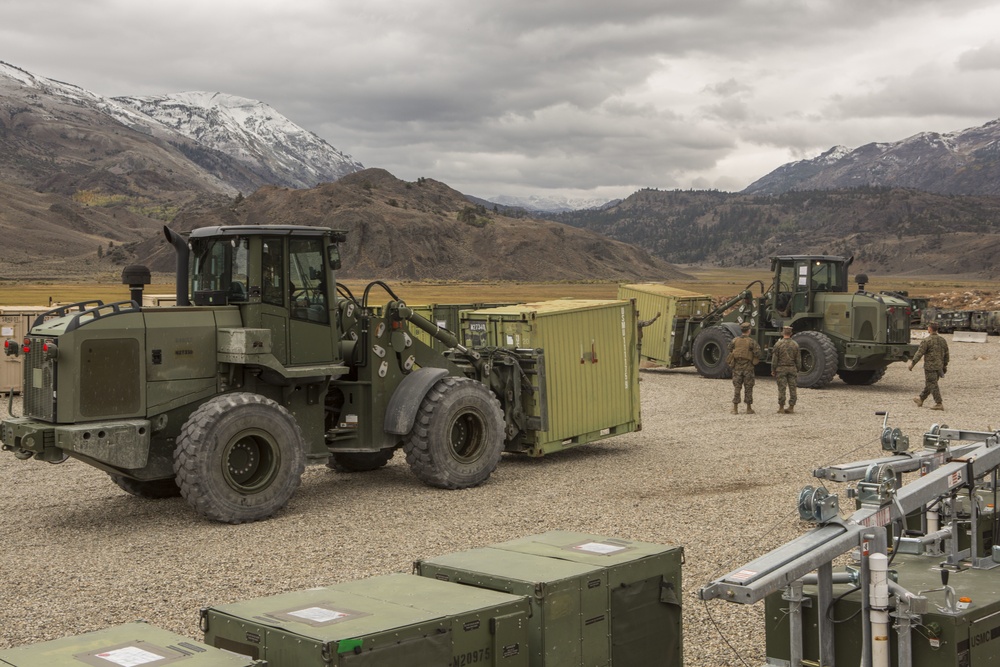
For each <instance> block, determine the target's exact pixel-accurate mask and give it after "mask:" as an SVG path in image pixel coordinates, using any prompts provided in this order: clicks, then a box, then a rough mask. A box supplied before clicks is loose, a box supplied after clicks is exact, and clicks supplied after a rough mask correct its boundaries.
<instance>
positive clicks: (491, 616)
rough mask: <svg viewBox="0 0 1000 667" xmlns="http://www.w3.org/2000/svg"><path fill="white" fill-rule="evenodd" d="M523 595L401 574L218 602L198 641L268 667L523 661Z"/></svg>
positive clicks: (206, 615)
mask: <svg viewBox="0 0 1000 667" xmlns="http://www.w3.org/2000/svg"><path fill="white" fill-rule="evenodd" d="M530 613H531V610H530V603H529V601H528V599H527V598H524V597H518V596H515V595H508V594H506V593H500V592H496V591H489V590H480V589H475V588H470V587H466V586H458V585H455V584H449V583H445V582H441V581H436V580H433V579H423V578H421V577H415V576H412V575H406V574H395V575H387V576H383V577H374V578H371V579H363V580H360V581H352V582H347V583H343V584H337V585H336V586H331V587H328V588H315V589H311V590H307V591H301V592H294V593H285V594H283V595H275V596H272V597H266V598H260V599H257V600H250V601H246V602H237V603H234V604H227V605H221V606H218V607H213V608H209V609H205V610H203V612H202V629H203V630H204V631H205V642H206V643H208V644H210V645H212V646H216V647H218V648H223V649H226V650H229V651H235V652H237V653H241V654H243V655H249V656H251V657H255V658H256V657H259V658H262V659H265V660H267V664H268V665H269V667H312V666H315V667H330V666H337V667H383V666H386V665H392V667H428V666H431V665H473V664H475V665H484V667H490V666H491V665H493V666H497V667H526V666H527V665H528V649H527V640H528V634H527V633H528V624H527V619H528V617H529V616H530Z"/></svg>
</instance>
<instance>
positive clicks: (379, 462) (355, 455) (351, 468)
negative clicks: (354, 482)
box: [326, 447, 396, 472]
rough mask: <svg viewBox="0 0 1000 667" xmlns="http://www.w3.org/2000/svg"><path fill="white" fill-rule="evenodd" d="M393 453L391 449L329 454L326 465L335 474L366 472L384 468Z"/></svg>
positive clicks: (393, 450)
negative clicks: (335, 472)
mask: <svg viewBox="0 0 1000 667" xmlns="http://www.w3.org/2000/svg"><path fill="white" fill-rule="evenodd" d="M395 453H396V450H395V449H394V448H392V447H386V448H385V449H380V450H379V451H377V452H340V453H338V454H331V455H330V462H329V463H327V464H326V465H327V467H328V468H333V469H334V470H336V471H337V472H368V471H370V470H378V469H379V468H382V467H384V466H385V464H387V463H388V462H389V461H390V460H391V459H392V457H393V455H394V454H395Z"/></svg>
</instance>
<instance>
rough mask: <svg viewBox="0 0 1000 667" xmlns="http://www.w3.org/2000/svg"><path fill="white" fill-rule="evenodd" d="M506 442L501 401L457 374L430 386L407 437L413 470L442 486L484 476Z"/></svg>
mask: <svg viewBox="0 0 1000 667" xmlns="http://www.w3.org/2000/svg"><path fill="white" fill-rule="evenodd" d="M503 447H504V419H503V412H502V411H501V409H500V402H499V401H498V400H497V399H496V397H494V396H493V393H492V392H491V391H490V390H489V389H488V388H487V387H486V386H485V385H483V384H481V383H479V382H476V381H475V380H470V379H468V378H458V377H446V378H442V379H441V380H439V381H438V382H437V383H436V384H435V385H434V386H433V387H432V388H431V390H430V391H429V392H427V395H426V396H425V397H424V400H423V402H421V404H420V409H419V410H418V411H417V416H416V419H415V420H414V423H413V428H412V429H410V432H409V434H408V435H407V436H406V440H405V441H404V443H403V451H404V452H406V462H407V463H409V464H410V468H411V469H412V470H413V473H414V474H415V475H416V476H417V477H418V478H419V479H420V480H421V481H423V482H424V483H425V484H429V485H430V486H436V487H439V488H442V489H464V488H468V487H470V486H477V485H479V484H482V483H483V482H485V481H486V480H487V479H489V476H490V475H491V474H492V473H493V471H494V470H495V469H496V467H497V465H498V464H499V463H500V456H501V454H503Z"/></svg>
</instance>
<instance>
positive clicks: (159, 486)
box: [108, 473, 181, 500]
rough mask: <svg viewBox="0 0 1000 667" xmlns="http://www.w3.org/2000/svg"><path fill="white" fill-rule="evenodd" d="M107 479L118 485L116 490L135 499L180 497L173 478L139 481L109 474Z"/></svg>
mask: <svg viewBox="0 0 1000 667" xmlns="http://www.w3.org/2000/svg"><path fill="white" fill-rule="evenodd" d="M108 477H110V478H111V481H112V482H114V483H115V484H117V485H118V488H120V489H121V490H122V491H124V492H125V493H128V494H131V495H133V496H135V497H136V498H149V499H150V500H159V499H160V498H176V497H177V496H179V495H181V490H180V488H179V487H178V486H177V482H176V481H175V480H174V479H173V478H170V479H149V480H140V479H132V478H131V477H124V476H122V475H112V474H110V473H109V474H108Z"/></svg>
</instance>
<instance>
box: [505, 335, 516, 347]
mask: <svg viewBox="0 0 1000 667" xmlns="http://www.w3.org/2000/svg"><path fill="white" fill-rule="evenodd" d="M512 345H514V337H513V336H511V335H510V334H507V346H508V347H510V346H512Z"/></svg>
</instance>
